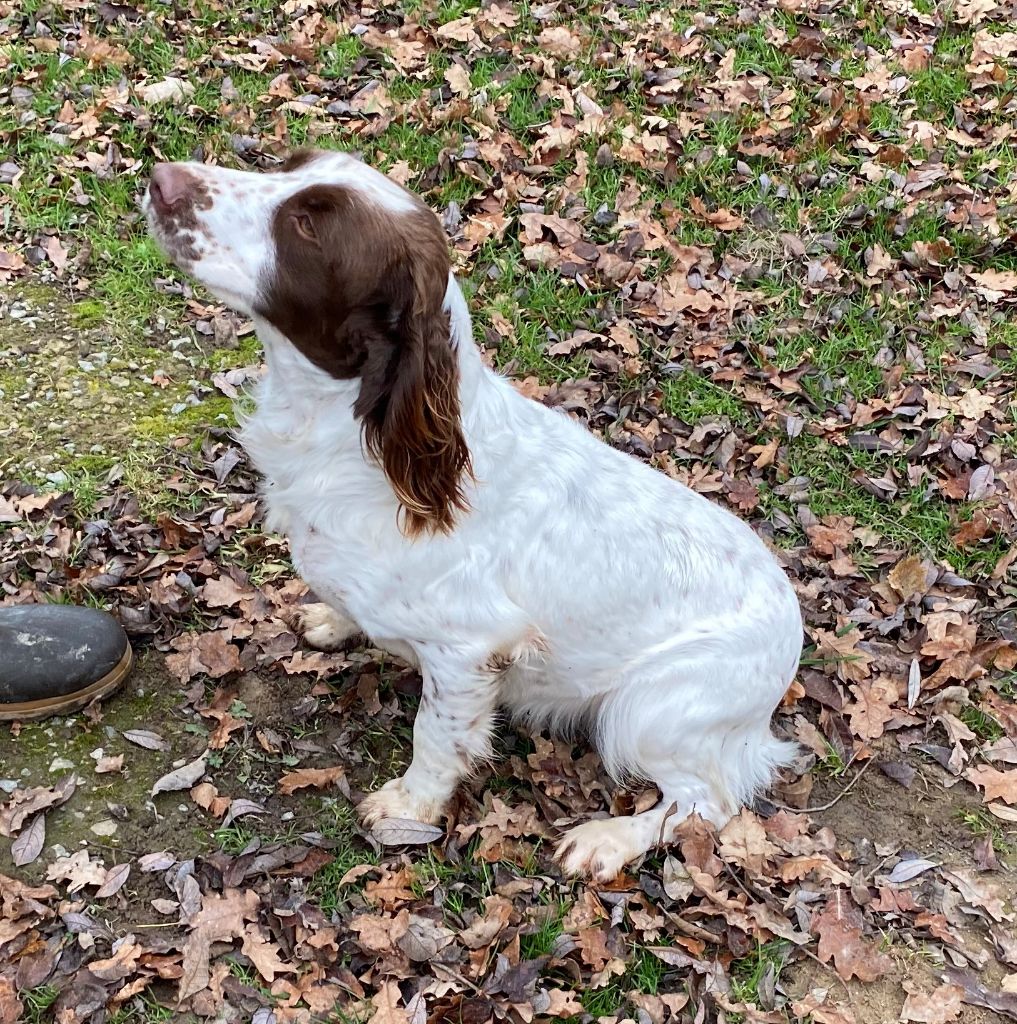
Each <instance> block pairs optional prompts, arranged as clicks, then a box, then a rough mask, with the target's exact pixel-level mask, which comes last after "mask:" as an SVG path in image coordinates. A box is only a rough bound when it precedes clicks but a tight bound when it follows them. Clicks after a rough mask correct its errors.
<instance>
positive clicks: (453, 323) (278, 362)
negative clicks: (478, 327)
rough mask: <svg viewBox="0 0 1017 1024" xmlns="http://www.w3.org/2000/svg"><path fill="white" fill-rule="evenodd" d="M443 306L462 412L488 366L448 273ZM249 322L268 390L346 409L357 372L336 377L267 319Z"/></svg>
mask: <svg viewBox="0 0 1017 1024" xmlns="http://www.w3.org/2000/svg"><path fill="white" fill-rule="evenodd" d="M442 307H443V309H444V310H445V312H446V313H448V318H449V345H450V347H451V348H452V349H453V350H454V352H455V354H456V361H457V362H458V364H459V405H460V409H461V410H462V412H463V414H464V415H465V416H468V413H469V410H470V408H471V406H472V404H473V402H474V400H475V398H476V395H477V390H478V388H480V387H481V386H482V381H483V378H484V375H485V373H487V372H489V371H487V368H486V366H485V365H484V361H483V360H482V359H481V357H480V350H479V349H478V348H477V346H476V344H475V343H474V340H473V322H472V320H471V318H470V311H469V308H468V306H467V305H466V299H465V297H464V296H463V293H462V289H460V287H459V284H458V282H457V281H456V279H455V277H454V276H453V275H452V274H451V273H450V274H449V279H448V288H447V289H446V291H445V299H444V302H443V303H442ZM253 319H254V325H255V328H256V330H257V332H258V338H259V339H260V341H261V344H262V346H263V348H264V350H265V363H266V366H267V370H268V380H269V382H270V388H271V391H272V392H273V393H274V394H275V395H277V396H282V395H285V394H288V395H292V396H294V398H299V400H300V404H301V405H302V406H303V407H304V408H307V406H306V403H307V402H308V401H309V400H312V401H314V400H317V401H328V402H330V403H335V402H337V401H339V402H341V403H342V404H344V405H346V404H348V405H349V408H350V411H351V415H352V409H353V403H354V402H355V401H356V398H357V395H358V394H359V391H360V381H359V379H358V378H351V379H349V380H340V379H337V378H336V377H333V376H332V375H331V374H330V373H328V372H327V371H325V370H323V369H321V368H320V367H318V366H315V365H314V363H312V362H311V361H310V360H309V359H308V358H307V357H306V356H305V355H303V353H301V352H300V350H299V349H298V348H297V347H296V346H295V345H294V344H292V343H291V342H290V341H289V340H288V339H287V337H286V336H285V335H284V334H283V333H282V332H281V331H279V330H278V329H277V328H276V327H274V326H273V325H272V324H271V323H269V322H268V321H267V320H264V319H262V318H261V317H257V316H255V317H254V318H253Z"/></svg>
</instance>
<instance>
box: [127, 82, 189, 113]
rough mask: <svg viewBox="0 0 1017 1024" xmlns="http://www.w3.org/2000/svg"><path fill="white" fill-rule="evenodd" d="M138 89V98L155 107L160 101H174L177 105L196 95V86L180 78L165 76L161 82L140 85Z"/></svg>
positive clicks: (146, 104) (147, 105) (148, 105)
mask: <svg viewBox="0 0 1017 1024" xmlns="http://www.w3.org/2000/svg"><path fill="white" fill-rule="evenodd" d="M136 91H137V94H138V99H140V100H141V102H142V103H144V104H145V106H146V107H154V106H156V105H157V104H160V103H172V104H173V105H174V106H177V105H180V104H183V103H185V102H186V101H187V100H189V99H190V98H191V97H192V96H193V95H194V86H193V85H191V83H190V82H185V81H183V80H182V79H180V78H164V79H163V80H162V81H161V82H149V83H148V84H146V85H139V86H138V88H137V90H136Z"/></svg>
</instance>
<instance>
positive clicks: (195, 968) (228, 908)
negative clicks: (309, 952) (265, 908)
mask: <svg viewBox="0 0 1017 1024" xmlns="http://www.w3.org/2000/svg"><path fill="white" fill-rule="evenodd" d="M260 903H261V901H260V899H259V897H258V894H257V893H256V892H255V891H254V890H253V889H244V890H240V889H227V890H226V891H225V892H224V893H223V894H222V895H221V896H219V895H217V894H216V893H206V894H205V897H204V900H203V902H202V906H201V909H200V910H199V911H198V912H197V913H196V914H195V915H194V917H193V918H192V919H191V927H190V934H189V936H188V938H187V942H186V943H185V944H184V961H183V973H182V974H181V976H180V988H179V991H178V993H177V997H178V999H179V1001H180V1002H183V1000H185V999H189V998H190V997H191V996H193V995H195V993H197V992H200V991H202V989H204V988H207V987H208V983H209V980H210V977H211V974H210V971H209V963H208V960H209V953H210V951H211V947H212V943H213V942H227V941H231V940H233V939H237V938H240V937H241V936H242V935H243V934H244V930H245V924H246V922H247V921H253V920H256V919H257V916H258V907H259V906H260Z"/></svg>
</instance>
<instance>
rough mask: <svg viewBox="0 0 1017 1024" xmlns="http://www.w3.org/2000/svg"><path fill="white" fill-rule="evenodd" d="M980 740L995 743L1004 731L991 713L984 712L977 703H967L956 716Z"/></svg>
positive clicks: (1002, 735) (1003, 734)
mask: <svg viewBox="0 0 1017 1024" xmlns="http://www.w3.org/2000/svg"><path fill="white" fill-rule="evenodd" d="M957 717H958V718H959V719H960V720H961V721H962V722H963V723H964V724H965V725H966V726H967V727H968V728H969V729H970V730H971V731H972V732H973V733H974V734H975V735H976V736H977V737H978V738H979V739H980V740H983V741H985V742H988V743H995V741H996V740H1000V739H1002V738H1003V737H1004V736H1005V735H1006V733H1005V732H1004V730H1003V727H1002V726H1001V725H1000V724H999V722H997V721H996V719H995V718H993V717H992V716H991V715H988V714H986V713H985V712H984V711H983V710H982V709H981V708H980V707H978V705H977V704H968V705H967V706H966V707H964V708H962V709H961V712H960V714H959V715H958V716H957Z"/></svg>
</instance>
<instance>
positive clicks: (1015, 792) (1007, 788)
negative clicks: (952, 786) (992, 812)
mask: <svg viewBox="0 0 1017 1024" xmlns="http://www.w3.org/2000/svg"><path fill="white" fill-rule="evenodd" d="M964 778H965V779H967V780H968V782H970V783H971V784H972V785H973V786H977V787H978V788H979V789H981V790H984V794H985V800H986V801H990V800H1002V801H1003V802H1004V803H1008V804H1017V770H1014V771H1009V772H1001V771H997V770H996V769H995V768H990V767H989V766H988V765H987V764H980V765H978V766H977V767H975V768H968V769H967V770H966V771H965V772H964Z"/></svg>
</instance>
